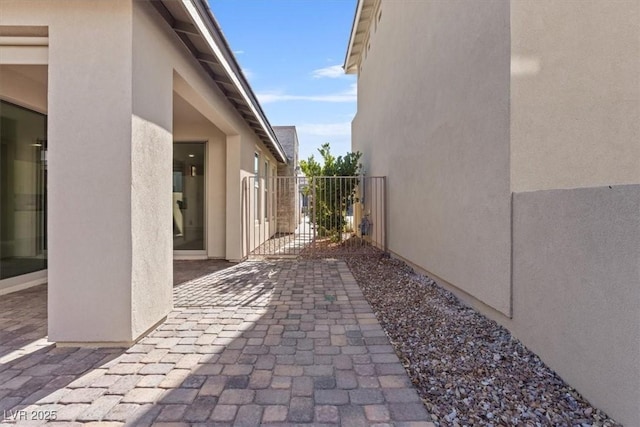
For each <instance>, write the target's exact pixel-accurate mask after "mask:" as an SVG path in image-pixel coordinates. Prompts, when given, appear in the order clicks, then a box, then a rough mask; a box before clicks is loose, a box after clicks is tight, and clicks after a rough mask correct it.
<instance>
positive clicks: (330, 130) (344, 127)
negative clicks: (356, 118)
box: [296, 122, 351, 136]
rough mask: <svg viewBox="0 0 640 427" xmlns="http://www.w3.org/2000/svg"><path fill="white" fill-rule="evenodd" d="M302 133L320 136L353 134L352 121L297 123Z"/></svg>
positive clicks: (298, 129) (297, 128)
mask: <svg viewBox="0 0 640 427" xmlns="http://www.w3.org/2000/svg"><path fill="white" fill-rule="evenodd" d="M296 130H297V131H298V133H300V134H306V135H318V136H349V135H351V122H344V123H308V124H302V125H296Z"/></svg>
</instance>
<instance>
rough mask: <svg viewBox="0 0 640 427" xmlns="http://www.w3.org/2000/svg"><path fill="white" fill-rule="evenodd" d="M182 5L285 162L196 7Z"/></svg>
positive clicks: (188, 2)
mask: <svg viewBox="0 0 640 427" xmlns="http://www.w3.org/2000/svg"><path fill="white" fill-rule="evenodd" d="M182 5H183V6H184V7H185V9H186V11H187V13H189V16H190V17H191V19H192V20H193V23H194V25H195V26H196V27H197V28H198V31H200V34H201V35H202V37H203V38H204V40H205V41H206V42H207V45H209V47H210V48H211V50H212V51H213V53H214V55H215V56H216V58H217V59H218V61H219V62H220V65H222V67H223V68H224V70H225V71H226V73H227V75H228V76H229V78H230V79H231V81H232V82H233V84H234V86H235V87H236V89H237V90H238V92H240V94H241V95H242V98H243V99H244V100H245V101H246V102H247V105H248V106H249V108H250V109H251V112H252V113H253V115H254V116H255V117H256V119H257V120H258V122H259V123H260V126H262V128H263V129H264V131H265V132H266V134H267V136H269V140H270V141H271V143H272V144H273V146H274V147H275V148H276V150H277V151H278V154H280V158H281V159H284V161H285V163H286V161H287V160H286V159H287V156H286V155H285V154H284V153H283V152H282V151H281V150H280V147H279V144H278V142H277V141H274V139H273V137H272V136H271V132H269V126H268V125H267V124H266V123H265V122H264V120H263V119H262V115H261V114H260V113H259V112H258V109H257V108H256V106H255V105H254V103H253V101H252V100H251V97H250V96H249V95H248V94H247V92H246V91H245V90H244V87H242V84H241V83H240V79H239V78H238V76H237V75H236V73H235V72H234V71H233V69H232V68H231V66H230V65H229V62H227V60H226V58H225V57H224V55H223V53H222V50H221V49H220V47H219V46H218V45H217V44H216V42H215V40H214V39H213V37H212V36H211V33H210V32H209V30H208V28H207V26H206V24H205V23H204V21H203V20H202V17H201V16H200V14H199V13H198V9H197V8H196V7H195V5H194V4H193V3H192V2H191V0H182Z"/></svg>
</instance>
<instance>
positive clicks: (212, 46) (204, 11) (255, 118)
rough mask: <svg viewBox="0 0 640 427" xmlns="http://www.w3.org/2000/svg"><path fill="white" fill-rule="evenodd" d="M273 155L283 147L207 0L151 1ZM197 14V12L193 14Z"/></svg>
mask: <svg viewBox="0 0 640 427" xmlns="http://www.w3.org/2000/svg"><path fill="white" fill-rule="evenodd" d="M149 3H150V4H151V5H153V6H154V7H155V9H156V10H157V11H158V13H160V15H161V16H162V17H163V18H164V20H165V21H166V22H167V23H168V24H169V26H170V27H171V28H172V29H173V31H174V32H175V33H176V35H177V36H178V38H179V39H180V40H181V41H182V43H183V45H184V46H185V47H186V48H187V49H188V50H189V52H191V54H192V55H193V56H194V58H196V59H197V60H198V62H199V64H200V66H201V67H202V68H203V69H204V70H205V72H206V73H207V74H208V75H209V76H210V77H211V79H212V80H213V81H214V82H215V84H216V86H217V87H218V88H219V89H220V91H221V92H222V93H223V94H224V96H225V97H226V98H227V100H228V101H229V102H230V103H231V105H232V106H233V107H234V108H235V109H236V111H237V112H238V113H239V114H240V116H242V118H243V119H244V121H245V122H246V123H247V125H248V126H249V127H250V128H251V129H252V130H253V131H254V132H255V133H256V135H257V136H258V137H259V138H260V140H261V141H262V142H263V143H264V144H265V146H266V147H267V148H268V149H269V151H271V153H272V154H273V155H274V157H275V158H276V159H277V160H278V161H280V162H283V163H286V162H287V157H286V155H285V153H284V150H283V149H282V147H281V146H280V143H279V142H278V139H277V137H276V135H275V133H274V132H273V129H272V128H271V125H270V124H269V121H268V120H267V117H266V115H265V114H264V111H263V110H262V107H261V106H260V104H259V102H258V100H257V97H256V96H255V94H254V93H253V90H252V89H251V87H250V86H249V83H248V82H247V79H246V77H245V76H244V74H243V73H242V70H241V69H240V66H239V65H238V62H237V61H236V59H235V57H234V56H233V53H232V52H231V49H230V48H229V45H228V43H227V41H226V39H225V38H224V36H223V34H222V31H221V30H220V27H219V25H218V23H217V22H216V21H215V18H214V17H213V15H212V14H211V12H210V10H209V8H208V5H207V4H206V2H205V1H204V0H182V1H175V0H161V1H153V0H152V1H150V2H149ZM194 14H197V16H196V17H194Z"/></svg>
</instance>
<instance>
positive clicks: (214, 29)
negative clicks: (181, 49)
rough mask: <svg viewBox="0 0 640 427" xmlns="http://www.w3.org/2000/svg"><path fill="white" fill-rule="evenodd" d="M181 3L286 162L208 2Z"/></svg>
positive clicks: (282, 160)
mask: <svg viewBox="0 0 640 427" xmlns="http://www.w3.org/2000/svg"><path fill="white" fill-rule="evenodd" d="M182 5H183V6H184V9H185V10H186V12H187V13H188V14H189V16H190V18H191V20H192V21H193V23H194V25H195V26H196V28H197V29H198V31H199V32H200V33H201V35H202V38H203V39H204V41H205V42H206V43H207V45H209V47H210V48H211V50H212V51H213V52H214V54H215V56H216V57H217V59H218V60H219V61H220V65H221V66H222V67H223V68H224V70H225V71H226V72H227V75H228V76H229V78H230V79H231V81H232V82H233V84H234V86H235V87H236V89H237V90H238V92H239V93H240V94H241V95H242V97H243V98H244V100H245V101H246V103H247V105H248V106H249V108H250V109H251V112H252V113H253V114H254V116H255V117H256V119H257V120H258V122H259V123H260V126H261V127H262V129H263V130H264V131H265V133H266V134H267V136H268V137H269V142H271V144H272V145H273V148H274V149H275V151H276V152H277V153H278V155H279V156H280V159H278V160H280V161H281V162H283V163H287V162H288V160H287V156H286V154H285V153H284V150H283V149H282V146H281V145H280V143H279V142H278V138H277V137H276V135H275V133H274V131H273V128H272V127H271V124H270V123H269V120H268V119H267V116H266V115H265V113H264V111H263V110H262V107H261V106H260V103H259V102H258V98H257V97H256V95H255V93H254V92H253V90H252V89H251V86H250V85H249V82H248V81H247V79H246V77H245V76H244V74H243V73H242V69H241V68H240V65H239V64H238V61H237V60H236V58H235V56H234V55H233V51H232V50H231V48H230V46H229V43H228V42H227V39H226V38H225V37H224V34H223V33H222V30H221V28H220V25H219V24H218V22H217V21H216V19H215V17H214V16H213V13H212V12H211V9H210V8H209V5H208V3H207V2H206V0H182ZM214 35H215V37H214ZM215 38H218V39H219V40H221V42H222V43H221V44H222V46H219V44H218V43H216V40H215Z"/></svg>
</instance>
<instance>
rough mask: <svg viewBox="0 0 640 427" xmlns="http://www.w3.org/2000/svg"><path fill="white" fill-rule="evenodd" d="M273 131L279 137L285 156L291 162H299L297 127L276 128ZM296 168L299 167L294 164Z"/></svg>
mask: <svg viewBox="0 0 640 427" xmlns="http://www.w3.org/2000/svg"><path fill="white" fill-rule="evenodd" d="M273 131H274V132H275V133H276V136H277V137H278V141H280V144H281V145H282V148H283V149H284V152H285V154H286V155H287V158H288V159H289V161H290V162H294V163H295V162H296V161H297V157H298V156H297V154H298V133H297V132H296V127H295V126H274V127H273ZM294 166H297V165H295V164H294Z"/></svg>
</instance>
